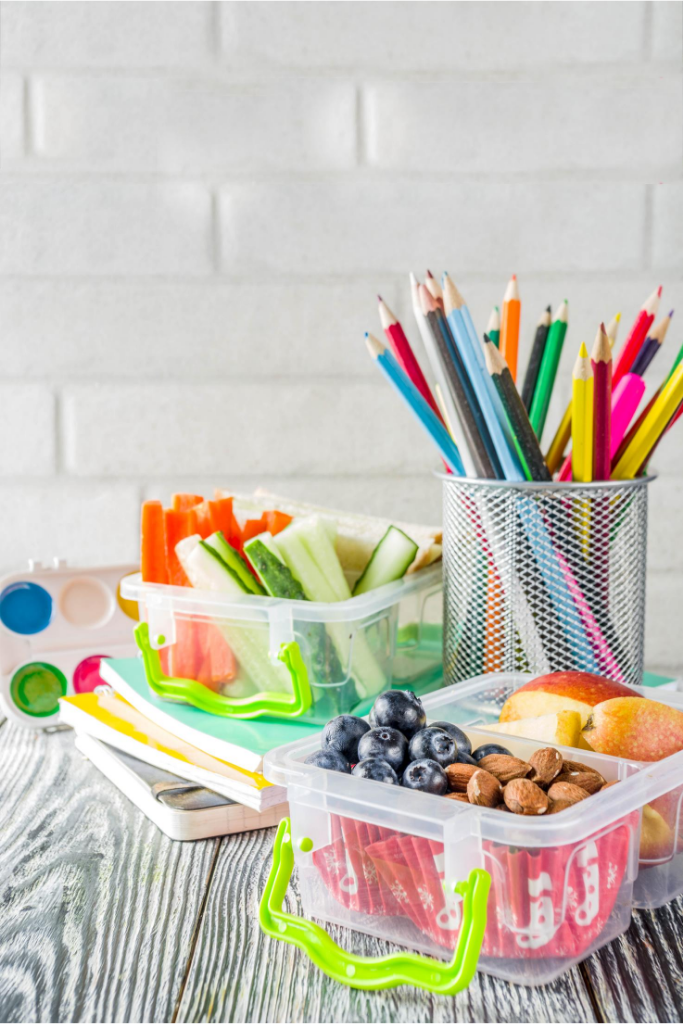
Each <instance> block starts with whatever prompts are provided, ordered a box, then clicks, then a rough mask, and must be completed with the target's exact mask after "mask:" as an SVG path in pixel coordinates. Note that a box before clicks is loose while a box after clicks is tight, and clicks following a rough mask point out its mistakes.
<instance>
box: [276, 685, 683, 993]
mask: <svg viewBox="0 0 683 1024" xmlns="http://www.w3.org/2000/svg"><path fill="white" fill-rule="evenodd" d="M530 678H532V677H531V676H525V675H503V674H494V675H488V676H479V677H477V678H476V679H473V680H471V681H469V682H465V683H459V684H456V685H453V686H450V687H447V688H445V689H442V690H440V691H439V692H438V693H433V694H431V695H430V696H428V697H427V698H426V699H425V700H424V702H423V703H424V706H425V710H426V712H427V719H428V721H437V720H440V721H451V722H454V723H457V724H458V725H459V726H461V727H462V728H465V729H466V731H467V733H468V734H469V735H470V738H471V739H472V740H473V743H474V745H475V746H476V745H478V744H479V743H481V742H485V741H486V740H488V741H497V742H502V743H504V745H505V746H506V747H508V748H509V749H510V750H511V751H512V753H513V754H516V755H517V756H519V757H522V758H528V757H529V756H530V755H531V754H532V753H533V751H534V750H536V749H538V748H540V747H543V746H547V744H546V743H542V742H537V741H533V740H526V739H520V738H518V737H512V736H505V737H502V736H501V734H500V733H496V732H490V731H488V730H487V728H486V727H487V725H489V724H491V723H493V722H495V721H497V720H498V716H499V712H500V708H501V706H502V704H503V702H504V701H505V700H506V698H507V697H508V696H509V695H510V693H512V691H513V690H514V689H516V688H517V687H519V686H521V685H522V684H523V683H525V682H527V681H528V680H529V679H530ZM638 692H640V693H641V694H642V695H643V696H645V697H648V696H650V695H651V693H650V692H648V691H646V690H644V689H638ZM657 699H658V700H660V701H661V702H663V703H667V704H670V705H671V706H673V707H677V708H679V709H681V710H683V698H681V696H680V695H677V694H673V693H669V692H667V693H666V694H662V693H658V694H657ZM319 745H320V743H319V738H316V737H315V736H314V737H313V738H309V739H308V740H306V741H299V742H294V743H290V744H288V745H286V746H282V747H279V748H278V749H276V750H274V751H272V752H271V753H270V754H268V755H267V756H266V758H265V760H264V772H265V775H266V777H267V778H268V779H269V780H270V781H271V782H276V783H279V784H282V785H286V786H287V799H288V801H289V806H290V812H291V824H289V825H288V826H285V824H284V823H283V824H282V825H281V828H280V833H279V834H278V841H277V843H276V853H275V855H274V856H275V861H274V865H273V869H272V872H271V877H270V879H269V882H268V887H267V892H266V894H265V896H264V901H263V903H262V924H263V926H264V928H265V930H266V931H269V932H270V933H271V934H274V935H276V936H277V937H279V938H282V939H284V940H285V941H290V942H295V943H296V944H297V945H300V946H301V947H302V948H304V949H307V950H308V952H309V953H310V955H311V956H312V957H313V959H314V960H315V962H316V963H318V964H319V966H321V967H322V968H323V969H324V970H326V971H327V973H329V974H331V975H332V976H333V977H337V978H338V980H340V981H345V982H346V983H347V984H350V985H356V984H357V986H358V987H388V986H389V985H394V984H399V983H400V982H401V981H406V980H407V981H410V982H412V983H413V984H417V985H421V986H422V987H424V988H428V989H431V990H432V991H439V992H453V991H457V989H458V988H459V987H463V984H467V979H465V980H464V982H463V977H464V974H463V970H464V968H463V963H464V962H466V961H468V962H469V963H470V966H471V965H472V961H473V960H474V961H475V962H476V956H477V953H480V955H479V965H478V966H479V969H480V970H482V971H484V972H486V973H489V974H493V975H495V976H496V977H499V978H504V979H507V980H509V981H513V982H518V983H520V984H526V985H540V984H544V983H546V982H549V981H551V980H553V979H554V978H556V977H557V976H558V975H560V974H561V973H563V972H564V971H566V970H568V969H569V968H570V967H572V966H573V965H574V964H576V963H577V962H579V961H580V960H583V959H584V958H585V957H587V956H589V955H590V954H591V953H592V952H594V951H595V950H596V949H598V948H599V947H601V946H603V945H605V944H606V943H607V942H610V941H611V940H612V939H614V938H615V937H616V936H617V935H619V934H620V933H621V932H623V931H625V930H626V929H627V928H628V925H629V923H630V919H631V910H632V908H633V907H650V908H651V907H656V906H659V905H661V904H662V903H665V902H667V901H668V900H670V899H672V898H673V897H674V896H676V895H677V894H678V893H680V892H682V891H683V852H679V851H683V835H681V824H680V811H681V797H682V796H683V752H680V753H678V754H674V755H672V756H671V757H668V758H666V759H664V760H662V761H659V762H657V763H647V764H645V763H642V762H636V761H629V760H625V759H621V758H615V757H609V756H606V755H602V754H597V753H592V752H590V751H587V750H581V751H578V750H575V749H569V748H562V747H559V748H558V749H559V750H560V751H561V752H562V753H563V754H564V755H565V757H566V758H568V759H570V760H580V761H581V762H583V763H584V764H587V765H590V766H591V767H594V768H596V769H597V770H598V771H599V772H600V773H601V774H602V775H603V776H604V777H605V778H606V779H607V780H608V781H612V780H620V782H619V785H618V786H614V787H610V788H609V789H608V790H606V791H605V792H600V793H597V794H595V795H594V796H591V797H590V798H589V799H588V800H585V801H583V802H581V803H579V804H576V805H575V806H574V807H570V808H568V809H567V810H565V811H563V812H562V813H561V814H558V815H556V816H555V815H554V816H552V817H551V818H532V817H522V816H519V815H512V814H505V813H501V812H500V811H498V810H495V809H487V808H481V807H474V806H470V805H467V804H464V803H460V802H458V801H453V800H446V799H445V798H443V797H436V796H429V795H427V794H425V793H418V792H411V791H408V790H405V789H403V788H398V787H393V786H387V785H384V784H382V783H377V782H370V781H368V780H367V779H358V778H355V777H354V776H349V775H343V774H340V773H337V772H331V771H324V770H322V769H320V768H316V767H314V766H312V765H306V764H304V763H303V760H304V758H305V757H306V755H307V754H308V753H310V752H311V750H315V749H317V747H319ZM651 804H654V807H653V808H651V807H650V805H651ZM644 808H645V810H644ZM655 809H656V814H659V815H661V816H662V819H664V820H665V821H666V822H667V823H668V828H666V829H664V830H662V828H661V827H660V829H659V832H657V830H655V835H656V836H657V837H658V840H659V848H658V849H656V850H654V851H653V850H652V848H650V850H649V851H646V850H645V846H644V847H643V850H644V852H647V859H642V860H641V859H640V857H639V850H640V839H641V822H642V820H643V814H645V815H646V816H647V815H649V816H650V818H651V819H652V820H654V821H661V820H662V819H660V818H657V817H656V816H655V817H654V818H653V814H654V813H655ZM287 858H289V859H287ZM294 862H295V863H296V866H297V870H298V877H299V888H300V892H301V898H302V903H303V908H304V913H305V915H306V918H309V917H315V918H317V919H319V920H321V921H322V922H335V923H338V924H342V925H346V926H347V927H349V928H352V929H355V930H357V931H361V932H366V933H368V934H371V935H375V936H378V937H381V938H383V939H387V940H389V941H392V942H394V943H397V944H399V945H400V946H405V947H409V948H410V949H413V950H418V951H419V952H420V953H422V954H425V955H426V956H422V957H416V956H415V955H414V954H403V960H404V961H405V959H406V958H407V957H410V958H411V961H414V962H413V963H412V966H411V967H410V969H409V970H408V972H407V973H406V971H405V970H403V972H401V971H399V972H398V974H397V970H396V965H395V963H394V962H393V961H394V960H395V957H394V958H392V957H390V958H384V960H383V961H377V962H375V964H374V966H373V967H372V968H371V967H370V966H369V964H370V963H371V962H370V961H368V960H366V959H359V958H354V957H353V956H352V955H350V954H347V953H344V952H343V951H342V950H340V949H339V947H337V946H335V945H334V943H333V942H332V940H331V939H330V938H329V936H327V934H326V933H324V932H322V930H321V929H320V927H319V926H318V925H315V924H313V923H312V922H310V921H308V920H307V919H301V918H290V917H289V916H288V915H286V914H279V910H278V903H279V901H281V898H282V894H283V893H284V889H283V888H282V886H283V885H285V886H286V880H287V879H288V877H289V872H290V871H291V868H292V867H293V863H294ZM481 869H483V870H484V871H485V872H488V875H489V876H490V892H489V896H488V904H487V911H488V912H487V920H486V925H485V929H484V927H483V924H484V919H485V917H486V915H485V913H484V910H483V906H485V905H486V898H485V896H484V897H483V901H482V896H481V891H480V892H479V894H478V896H477V892H476V889H477V886H479V889H480V890H481V875H482V870H481ZM471 872H472V874H470V873H471ZM468 877H469V881H468ZM278 886H279V889H278ZM463 897H464V898H463ZM482 902H483V905H482ZM273 913H275V914H276V916H275V917H274V916H273ZM278 914H279V916H277V915H278ZM473 917H474V920H473ZM465 932H466V933H467V934H466V935H465V934H464V933H465ZM479 937H481V950H480V951H479V949H478V948H475V947H476V945H477V942H478V939H479ZM314 940H315V941H314ZM454 950H455V955H454ZM434 958H436V959H434ZM448 958H451V962H450V964H448V965H445V964H444V963H443V962H442V961H443V960H444V959H448ZM468 958H469V959H468ZM404 966H405V965H404ZM473 970H474V968H473V967H472V970H471V973H472V972H473ZM368 971H371V972H372V981H368V980H367V977H366V975H367V973H368ZM449 971H450V972H451V973H450V974H449V973H448V972H449ZM356 972H359V973H358V974H356ZM444 972H445V974H446V975H447V977H446V980H445V981H444ZM464 973H465V974H466V973H467V972H466V971H465V972H464ZM471 973H470V977H471ZM456 975H457V977H456ZM356 977H358V978H359V980H358V981H356ZM449 984H450V987H448V986H449Z"/></svg>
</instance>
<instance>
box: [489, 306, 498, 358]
mask: <svg viewBox="0 0 683 1024" xmlns="http://www.w3.org/2000/svg"><path fill="white" fill-rule="evenodd" d="M486 333H487V334H488V336H489V338H490V339H491V343H492V344H493V345H495V346H496V348H499V347H500V310H499V309H498V306H494V307H493V309H492V310H491V315H490V316H489V322H488V324H487V326H486Z"/></svg>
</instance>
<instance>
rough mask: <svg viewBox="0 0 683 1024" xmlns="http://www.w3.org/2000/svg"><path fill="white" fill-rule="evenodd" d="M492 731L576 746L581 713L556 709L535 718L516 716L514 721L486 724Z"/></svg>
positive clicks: (578, 738) (566, 745)
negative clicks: (551, 712)
mask: <svg viewBox="0 0 683 1024" xmlns="http://www.w3.org/2000/svg"><path fill="white" fill-rule="evenodd" d="M486 728H487V729H492V730H494V732H502V733H506V734H507V735H508V736H524V737H525V739H529V740H543V741H544V742H545V743H559V744H560V745H561V746H563V747H578V746H579V740H580V737H581V715H580V713H579V712H578V711H557V712H555V714H551V715H540V716H538V717H537V718H518V719H517V720H516V721H514V722H498V723H497V724H496V725H487V727H486Z"/></svg>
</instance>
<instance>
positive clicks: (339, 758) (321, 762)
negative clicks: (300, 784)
mask: <svg viewBox="0 0 683 1024" xmlns="http://www.w3.org/2000/svg"><path fill="white" fill-rule="evenodd" d="M305 763H306V764H314V765H315V766H316V768H327V769H328V770H329V771H331V772H346V774H347V775H349V774H350V773H351V766H350V764H349V762H348V761H347V760H346V758H345V757H344V756H343V755H342V754H340V753H339V751H338V750H314V751H313V753H312V754H309V755H308V757H307V758H306V761H305Z"/></svg>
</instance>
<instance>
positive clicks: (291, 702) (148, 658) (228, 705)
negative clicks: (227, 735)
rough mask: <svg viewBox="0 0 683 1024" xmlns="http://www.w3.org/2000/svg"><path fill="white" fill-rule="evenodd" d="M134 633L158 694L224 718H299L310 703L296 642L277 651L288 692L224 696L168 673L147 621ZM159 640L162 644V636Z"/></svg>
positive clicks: (303, 666)
mask: <svg viewBox="0 0 683 1024" xmlns="http://www.w3.org/2000/svg"><path fill="white" fill-rule="evenodd" d="M133 632H134V634H135V642H136V644H137V645H138V647H139V648H140V652H141V654H142V663H143V665H144V667H145V676H146V678H147V683H148V685H149V687H150V689H151V690H153V692H154V693H156V695H157V697H164V698H166V699H167V700H176V701H184V702H185V703H186V704H191V705H192V706H193V707H195V708H199V710H200V711H209V712H210V713H211V714H212V715H222V716H223V717H224V718H258V717H259V716H261V715H267V716H268V717H270V718H298V717H299V715H303V714H304V712H305V711H308V709H309V708H310V706H311V704H312V703H313V696H312V694H311V686H310V683H309V681H308V671H307V669H306V665H305V663H304V660H303V658H302V657H301V651H300V650H299V645H298V644H297V643H296V642H295V641H292V642H291V643H288V644H283V645H282V646H281V648H280V652H279V654H278V658H279V659H280V661H281V662H283V663H284V664H285V665H286V666H287V669H288V670H289V674H290V677H291V680H292V693H291V694H289V693H274V692H271V691H267V690H264V691H262V692H261V693H255V694H253V696H251V697H225V696H223V694H220V693H214V692H213V690H209V689H208V687H206V686H203V685H202V683H198V682H196V681H195V680H194V679H180V678H178V677H172V676H167V675H166V673H165V672H164V670H163V669H162V667H161V658H160V657H159V651H157V650H155V649H154V648H153V647H152V645H151V643H150V639H149V626H148V624H147V623H146V622H140V623H139V624H138V625H137V626H136V627H135V629H134V631H133ZM159 640H160V642H161V643H163V637H160V638H159Z"/></svg>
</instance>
